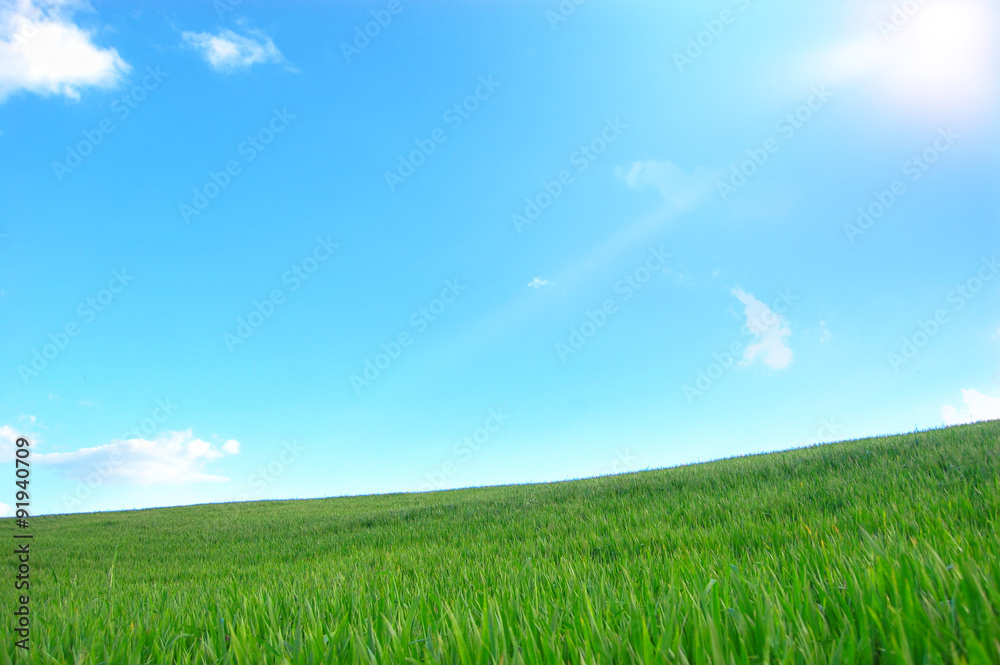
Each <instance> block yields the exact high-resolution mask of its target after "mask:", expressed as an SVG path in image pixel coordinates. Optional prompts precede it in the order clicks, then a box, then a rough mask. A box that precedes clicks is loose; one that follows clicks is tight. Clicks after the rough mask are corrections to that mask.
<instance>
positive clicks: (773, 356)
mask: <svg viewBox="0 0 1000 665" xmlns="http://www.w3.org/2000/svg"><path fill="white" fill-rule="evenodd" d="M732 294H733V295H734V296H736V298H737V299H738V300H739V301H740V302H741V303H743V305H744V306H745V307H744V313H745V314H746V317H747V323H746V326H747V329H748V330H749V332H750V334H752V335H753V337H754V340H755V341H754V343H753V344H750V345H749V346H747V348H746V349H745V350H744V351H743V360H742V361H741V362H740V364H741V365H742V366H743V367H747V366H749V365H752V364H753V362H754V361H755V360H757V358H760V359H761V360H762V361H763V363H764V364H765V365H767V366H768V367H770V368H771V369H786V368H787V367H788V366H789V365H791V364H792V357H793V355H794V354H793V353H792V350H791V349H790V348H789V347H788V344H787V343H786V341H785V340H786V339H787V338H788V337H791V335H792V328H791V326H790V325H789V324H788V321H787V320H786V319H785V318H784V317H783V316H781V315H780V314H776V313H775V312H774V311H773V310H771V308H770V307H768V306H767V305H765V304H764V303H762V302H761V301H759V300H757V298H755V297H754V296H753V294H752V293H748V292H746V291H744V290H743V289H741V288H740V287H739V286H736V287H734V288H733V290H732Z"/></svg>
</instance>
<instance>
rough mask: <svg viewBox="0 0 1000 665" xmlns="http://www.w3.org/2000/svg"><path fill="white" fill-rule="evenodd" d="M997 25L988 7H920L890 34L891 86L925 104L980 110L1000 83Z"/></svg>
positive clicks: (966, 4) (888, 64)
mask: <svg viewBox="0 0 1000 665" xmlns="http://www.w3.org/2000/svg"><path fill="white" fill-rule="evenodd" d="M995 24H996V17H995V10H994V9H993V8H992V6H991V5H987V4H986V3H982V2H947V3H938V4H923V5H920V6H919V9H917V11H916V12H915V14H913V15H912V17H910V18H909V20H908V21H907V22H906V23H905V24H903V25H902V26H901V27H899V29H898V30H896V31H894V32H891V33H888V34H887V39H886V40H885V42H886V53H885V56H886V58H885V66H886V71H885V72H884V73H885V75H886V83H887V85H888V86H889V87H890V89H892V90H893V91H894V92H897V93H899V94H901V95H902V96H903V97H904V98H907V99H912V100H913V101H917V102H919V103H921V104H922V105H928V104H929V105H932V106H935V107H942V106H946V107H959V108H966V107H968V106H970V105H974V106H978V105H979V104H981V103H982V102H983V101H984V100H985V99H987V98H988V97H989V96H990V95H991V93H992V91H993V88H995V87H996V83H997V80H996V78H997V73H996V48H995V47H996V43H995V39H994V35H995V31H994V29H993V27H994V26H995Z"/></svg>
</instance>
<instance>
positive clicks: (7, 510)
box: [0, 501, 14, 517]
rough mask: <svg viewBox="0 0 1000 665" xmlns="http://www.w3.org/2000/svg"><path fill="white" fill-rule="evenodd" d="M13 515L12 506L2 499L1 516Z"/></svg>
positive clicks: (0, 504) (0, 503)
mask: <svg viewBox="0 0 1000 665" xmlns="http://www.w3.org/2000/svg"><path fill="white" fill-rule="evenodd" d="M13 515H14V511H13V510H11V509H10V506H8V505H7V504H6V503H3V502H2V501H0V517H11V516H13Z"/></svg>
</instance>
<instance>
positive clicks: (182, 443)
mask: <svg viewBox="0 0 1000 665" xmlns="http://www.w3.org/2000/svg"><path fill="white" fill-rule="evenodd" d="M239 452H240V444H239V442H238V441H236V440H235V439H229V440H228V441H226V442H225V443H223V444H222V446H221V448H220V447H216V446H215V445H214V444H212V443H210V442H208V441H204V440H202V439H197V438H195V437H194V435H193V434H192V431H191V430H186V431H181V432H167V433H164V434H160V435H158V436H157V437H156V438H155V439H125V440H114V441H112V442H111V443H109V444H107V445H104V446H96V447H94V448H82V449H80V450H76V451H74V452H69V453H45V454H36V455H35V459H36V460H37V461H38V463H39V464H45V465H48V466H53V467H56V468H58V469H59V470H61V471H62V472H63V473H64V474H65V475H66V476H67V477H69V478H72V479H82V478H85V477H86V476H87V474H89V473H92V472H93V470H94V467H95V465H96V464H100V463H103V462H106V463H107V464H106V465H105V466H106V468H109V469H110V471H108V473H107V474H106V475H107V477H108V478H110V479H116V480H119V481H121V482H125V483H129V484H133V485H149V484H153V483H171V484H183V483H191V482H204V481H208V482H226V481H228V480H229V478H227V477H225V476H219V475H215V474H211V473H206V472H205V467H206V466H207V464H208V463H209V462H211V461H213V460H218V459H221V458H223V457H226V456H228V455H238V454H239Z"/></svg>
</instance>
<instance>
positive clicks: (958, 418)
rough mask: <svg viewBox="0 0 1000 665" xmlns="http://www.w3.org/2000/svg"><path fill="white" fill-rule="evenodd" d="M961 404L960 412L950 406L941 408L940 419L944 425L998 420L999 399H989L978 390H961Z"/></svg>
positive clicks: (999, 414) (946, 405) (999, 416)
mask: <svg viewBox="0 0 1000 665" xmlns="http://www.w3.org/2000/svg"><path fill="white" fill-rule="evenodd" d="M962 402H963V403H964V404H965V406H964V407H963V408H962V409H961V410H959V409H956V408H955V407H954V406H952V405H951V404H945V405H944V406H942V407H941V418H942V420H944V424H945V425H961V424H964V423H974V422H979V421H980V420H996V419H998V418H1000V397H990V396H989V395H984V394H983V393H981V392H979V391H978V390H973V389H972V388H968V389H964V388H963V389H962Z"/></svg>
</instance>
